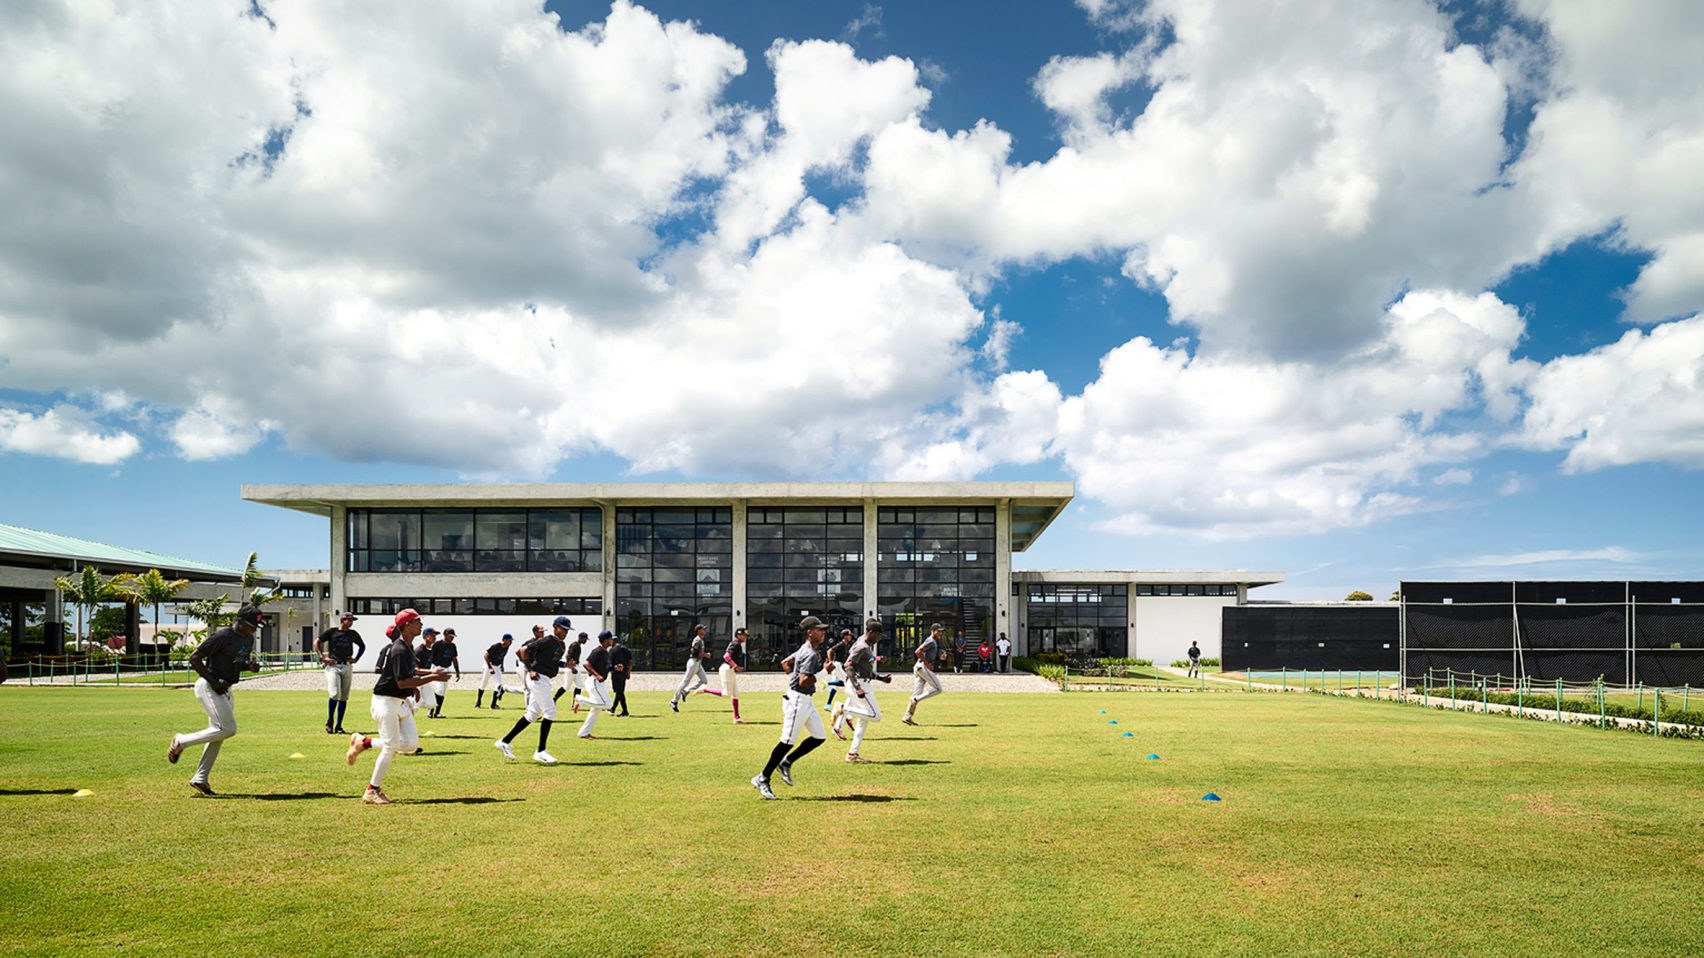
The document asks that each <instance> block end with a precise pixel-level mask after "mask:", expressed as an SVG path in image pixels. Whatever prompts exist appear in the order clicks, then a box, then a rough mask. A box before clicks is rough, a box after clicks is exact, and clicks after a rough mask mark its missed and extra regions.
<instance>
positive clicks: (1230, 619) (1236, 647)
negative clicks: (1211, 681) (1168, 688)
mask: <svg viewBox="0 0 1704 958" xmlns="http://www.w3.org/2000/svg"><path fill="white" fill-rule="evenodd" d="M1399 621H1400V617H1399V614H1398V610H1397V608H1396V607H1395V606H1373V607H1361V606H1354V605H1320V606H1262V605H1242V606H1229V607H1227V608H1226V609H1225V611H1224V615H1223V617H1222V618H1221V619H1220V630H1221V631H1220V639H1221V644H1220V656H1221V659H1222V663H1223V667H1224V669H1225V670H1226V671H1228V672H1244V671H1248V670H1251V669H1254V670H1265V669H1317V670H1321V671H1331V670H1338V671H1346V672H1354V671H1368V672H1373V671H1380V670H1383V671H1387V672H1394V671H1396V669H1397V667H1398V664H1399V661H1400V643H1401V636H1400V631H1399V629H1398V624H1399Z"/></svg>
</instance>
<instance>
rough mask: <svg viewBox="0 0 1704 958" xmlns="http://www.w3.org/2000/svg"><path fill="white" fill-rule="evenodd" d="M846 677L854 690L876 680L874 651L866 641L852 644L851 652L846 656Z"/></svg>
mask: <svg viewBox="0 0 1704 958" xmlns="http://www.w3.org/2000/svg"><path fill="white" fill-rule="evenodd" d="M846 676H847V679H848V680H849V681H850V682H851V683H852V688H854V689H859V688H862V687H863V686H864V684H865V683H867V682H874V681H875V680H876V650H875V648H874V647H873V646H871V645H870V643H869V641H868V640H867V639H859V640H858V641H856V642H854V643H852V650H851V651H850V652H848V653H847V654H846Z"/></svg>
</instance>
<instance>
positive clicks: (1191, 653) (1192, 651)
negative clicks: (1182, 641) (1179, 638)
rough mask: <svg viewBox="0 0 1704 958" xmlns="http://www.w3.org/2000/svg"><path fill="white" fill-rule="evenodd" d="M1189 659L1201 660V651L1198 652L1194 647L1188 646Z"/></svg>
mask: <svg viewBox="0 0 1704 958" xmlns="http://www.w3.org/2000/svg"><path fill="white" fill-rule="evenodd" d="M1189 657H1190V658H1192V659H1199V658H1201V650H1200V649H1198V648H1196V647H1195V646H1193V645H1192V646H1190V647H1189Z"/></svg>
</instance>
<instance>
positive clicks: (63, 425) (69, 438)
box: [0, 405, 142, 466]
mask: <svg viewBox="0 0 1704 958" xmlns="http://www.w3.org/2000/svg"><path fill="white" fill-rule="evenodd" d="M141 448H142V443H141V441H140V440H138V439H137V438H136V437H135V436H134V435H132V434H131V433H129V432H126V431H124V430H122V429H118V430H113V429H107V428H105V427H102V426H101V425H100V424H98V423H96V422H94V421H93V420H92V418H91V417H90V415H89V414H88V412H87V411H85V410H82V409H79V408H77V407H75V406H65V405H60V406H54V407H53V408H51V409H48V410H47V411H45V412H41V413H34V412H30V411H29V410H27V409H6V408H0V450H5V451H7V452H22V453H29V454H31V455H37V456H52V457H54V458H56V459H70V460H72V461H74V462H86V463H92V464H94V465H101V466H110V465H113V464H115V463H120V462H123V461H124V460H126V459H129V458H130V457H131V456H134V455H136V453H137V452H139V451H140V450H141Z"/></svg>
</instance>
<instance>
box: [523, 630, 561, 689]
mask: <svg viewBox="0 0 1704 958" xmlns="http://www.w3.org/2000/svg"><path fill="white" fill-rule="evenodd" d="M527 648H528V649H529V650H531V651H529V652H528V653H527V655H528V660H527V669H528V670H530V671H533V672H537V673H538V674H540V675H542V676H545V677H546V678H552V679H553V678H555V677H556V673H558V672H560V671H562V640H561V639H559V638H557V637H556V636H554V635H547V636H545V637H544V638H542V639H539V640H538V641H537V642H533V643H531V644H529V645H528V646H527Z"/></svg>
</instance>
